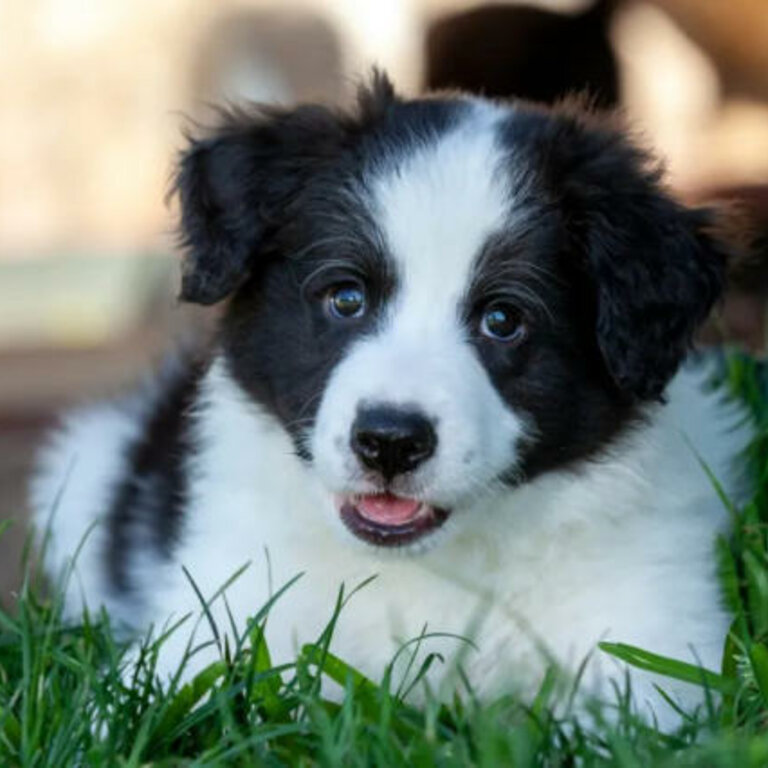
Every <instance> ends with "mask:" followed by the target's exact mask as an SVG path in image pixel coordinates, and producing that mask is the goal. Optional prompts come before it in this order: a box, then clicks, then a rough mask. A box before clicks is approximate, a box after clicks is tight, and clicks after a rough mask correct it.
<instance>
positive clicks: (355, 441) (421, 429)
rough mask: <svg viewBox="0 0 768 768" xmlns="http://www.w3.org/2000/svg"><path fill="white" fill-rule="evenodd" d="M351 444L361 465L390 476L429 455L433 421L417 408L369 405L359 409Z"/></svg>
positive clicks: (432, 447) (433, 439) (432, 445)
mask: <svg viewBox="0 0 768 768" xmlns="http://www.w3.org/2000/svg"><path fill="white" fill-rule="evenodd" d="M350 446H351V448H352V450H353V451H354V452H355V454H356V455H357V457H358V459H359V460H360V462H361V463H362V464H363V465H364V466H366V467H368V468H369V469H375V470H378V471H379V472H381V473H382V475H384V477H385V478H386V479H391V478H393V477H394V476H395V475H397V474H399V473H402V472H408V471H410V470H413V469H415V468H416V467H417V466H418V465H419V464H421V463H422V462H424V461H426V460H427V459H428V458H429V457H430V456H432V454H434V452H435V449H436V447H437V435H436V434H435V429H434V427H433V426H432V422H431V421H430V420H429V419H428V418H427V417H426V416H424V415H423V414H422V413H421V412H419V411H412V410H403V409H399V408H394V407H391V406H377V407H368V408H364V409H360V410H359V411H358V414H357V418H356V419H355V422H354V424H353V425H352V434H351V438H350Z"/></svg>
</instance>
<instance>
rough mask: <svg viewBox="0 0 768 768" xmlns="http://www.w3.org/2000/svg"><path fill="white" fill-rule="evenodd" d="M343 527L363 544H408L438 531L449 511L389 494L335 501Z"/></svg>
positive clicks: (351, 497)
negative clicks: (365, 542) (364, 542)
mask: <svg viewBox="0 0 768 768" xmlns="http://www.w3.org/2000/svg"><path fill="white" fill-rule="evenodd" d="M337 503H338V507H339V514H340V515H341V519H342V522H343V523H344V525H346V527H347V528H348V529H349V530H350V532H351V533H353V534H354V535H355V536H357V537H358V538H360V539H363V541H367V542H368V543H369V544H376V545H377V546H382V547H400V546H404V545H405V544H410V543H412V542H414V541H416V540H418V539H420V538H422V537H424V536H426V535H428V534H429V533H431V532H432V531H434V530H436V529H437V528H439V527H440V526H441V525H442V524H443V523H444V522H445V521H446V520H447V519H448V516H449V515H450V512H449V511H448V510H445V509H440V508H438V507H432V506H430V505H429V504H425V503H424V502H420V501H417V500H416V499H408V498H403V497H400V496H394V495H393V494H391V493H380V494H365V495H360V496H350V497H342V498H339V499H338V500H337Z"/></svg>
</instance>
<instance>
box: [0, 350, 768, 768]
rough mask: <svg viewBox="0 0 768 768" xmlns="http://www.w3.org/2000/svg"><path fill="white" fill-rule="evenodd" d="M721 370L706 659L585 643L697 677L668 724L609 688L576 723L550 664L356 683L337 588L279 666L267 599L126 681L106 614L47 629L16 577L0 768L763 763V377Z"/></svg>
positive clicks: (49, 622)
mask: <svg viewBox="0 0 768 768" xmlns="http://www.w3.org/2000/svg"><path fill="white" fill-rule="evenodd" d="M726 378H727V382H726V384H725V386H726V387H730V388H731V390H732V391H733V392H734V393H735V394H736V396H738V397H741V398H743V400H744V401H745V402H746V403H747V405H748V406H749V410H750V411H751V413H752V416H753V417H754V419H755V420H756V422H757V424H758V436H757V438H756V440H755V442H754V445H753V446H752V447H751V449H750V451H749V455H748V456H746V457H745V459H744V460H745V462H747V463H748V466H749V470H750V472H751V474H752V476H753V478H754V482H755V484H754V487H755V488H756V489H757V490H756V492H755V494H754V496H753V498H752V499H751V500H750V502H749V503H748V504H746V505H745V506H744V507H742V508H739V509H736V508H734V507H733V506H732V505H731V504H730V503H729V501H728V499H725V498H723V503H724V504H725V505H726V506H727V507H728V508H729V510H730V511H731V513H732V516H733V521H734V525H733V532H732V537H731V538H730V539H729V540H725V539H723V540H721V541H719V542H718V544H717V555H716V556H717V557H718V558H719V563H720V568H721V573H722V579H723V595H724V599H725V600H726V601H727V604H728V605H729V607H730V608H731V609H732V611H733V615H734V623H733V627H732V631H731V633H730V635H729V637H728V638H723V645H724V650H723V664H722V668H721V669H720V670H708V671H702V670H700V669H697V668H696V667H691V666H690V665H687V664H684V663H682V662H677V661H675V660H672V659H664V658H660V657H656V656H654V655H653V654H652V653H650V651H653V649H647V650H648V651H649V652H646V651H644V650H641V649H634V648H630V647H626V646H618V645H606V646H605V647H604V648H603V649H602V650H601V651H599V652H603V653H613V654H614V655H618V656H620V657H622V658H625V659H626V660H627V661H629V662H630V663H632V664H635V665H637V666H641V667H644V668H647V669H652V670H654V671H657V672H660V673H662V674H665V675H667V676H671V677H678V678H682V679H685V680H690V681H693V682H694V683H696V684H699V685H702V686H704V687H705V688H706V690H707V692H708V695H707V697H706V699H707V703H706V704H705V705H703V706H702V707H701V708H700V709H699V710H697V711H696V712H689V713H684V714H683V717H682V719H681V727H680V729H679V731H678V732H677V733H675V734H671V735H670V734H661V733H659V732H657V731H656V730H654V729H653V728H652V727H649V726H648V725H646V724H644V723H643V722H642V721H639V720H638V719H637V718H636V717H634V716H633V714H632V712H631V710H630V707H629V706H628V704H627V699H626V695H625V694H626V691H621V690H617V691H616V697H615V700H614V701H613V702H609V703H607V704H606V705H604V706H603V708H600V707H598V706H597V705H596V706H595V710H594V712H593V713H592V715H591V717H592V718H594V720H593V721H592V722H591V725H590V726H589V728H586V727H585V723H584V721H583V720H581V721H580V720H579V719H578V718H577V717H576V716H575V715H573V714H568V712H567V707H566V708H563V707H559V708H558V709H557V711H558V712H559V713H560V714H558V715H557V716H555V715H553V714H552V708H553V707H554V706H555V704H556V702H557V701H558V698H559V696H560V694H559V693H556V690H559V689H558V686H557V685H556V684H555V683H556V679H555V675H554V674H551V675H548V676H547V678H546V679H545V680H543V681H542V686H541V690H540V692H539V695H538V697H537V698H536V700H535V701H534V702H520V701H517V700H515V699H513V698H502V699H499V700H498V701H494V702H484V703H482V704H481V703H478V702H477V701H475V700H474V698H473V696H472V693H471V690H469V689H468V687H467V686H461V687H460V689H459V690H458V691H457V692H456V695H455V697H454V699H453V701H452V702H451V703H450V704H445V703H443V704H440V703H438V702H436V701H435V700H434V699H433V698H432V697H430V695H429V688H428V685H427V684H426V683H425V680H428V678H429V669H428V668H429V666H430V664H432V663H434V664H437V663H440V659H438V658H437V657H435V656H432V657H430V656H427V661H426V662H425V663H424V664H423V665H422V666H419V668H416V667H415V666H413V667H412V668H411V669H410V672H409V674H408V676H407V678H406V679H405V680H397V681H396V680H393V679H390V678H389V677H388V676H385V678H384V679H383V680H382V681H376V682H372V681H369V680H367V679H365V678H363V677H362V676H361V675H360V674H359V673H357V672H356V671H355V670H354V669H351V668H350V667H349V666H348V665H346V664H345V663H344V661H343V660H341V659H337V658H336V657H334V656H333V655H332V653H331V652H330V651H329V646H330V648H332V634H333V626H334V620H335V616H336V615H338V611H340V610H343V606H342V602H343V595H341V594H340V599H339V602H338V604H337V606H336V613H335V614H334V615H333V616H330V617H329V624H328V628H327V630H326V632H325V633H324V634H323V635H322V636H321V637H320V638H318V641H317V642H316V643H315V644H314V645H311V646H307V647H305V648H304V649H303V650H302V652H301V654H300V655H299V657H298V658H297V659H296V661H295V663H293V664H291V665H287V666H284V667H282V668H274V667H273V666H272V664H271V662H270V658H269V652H268V649H267V647H266V645H265V643H264V642H263V635H262V631H263V626H264V621H265V618H266V615H267V613H268V608H269V606H266V607H265V608H264V609H263V610H262V611H261V612H260V613H259V614H257V615H256V616H254V617H253V620H252V621H251V623H250V625H249V627H248V628H247V630H246V631H245V633H244V634H243V636H242V638H241V642H240V643H238V647H226V648H224V649H222V660H221V661H220V662H217V663H216V664H214V665H212V666H211V667H209V668H208V669H206V670H205V671H203V672H202V673H201V674H199V675H198V676H197V677H196V678H195V679H194V681H193V682H191V683H188V684H186V685H182V684H180V683H179V682H178V681H176V682H172V683H170V684H166V685H160V684H159V683H158V681H157V680H156V679H155V675H154V674H153V670H154V662H155V658H156V651H157V643H155V644H151V643H145V644H144V646H143V647H142V650H141V653H140V658H139V663H138V664H137V665H136V666H135V667H134V668H133V672H132V676H133V679H132V680H130V681H129V680H126V679H125V678H126V676H125V675H124V674H123V669H124V668H125V666H126V661H127V659H126V656H125V647H124V646H123V645H121V644H120V643H119V642H118V641H116V640H115V638H114V636H113V634H112V633H111V631H110V627H109V623H108V621H107V620H106V618H104V617H93V616H91V617H89V616H84V617H83V621H82V623H81V625H80V626H78V627H70V626H66V625H64V624H63V623H62V621H61V618H60V610H59V608H60V606H59V604H58V602H57V600H56V598H55V597H54V598H44V597H42V596H41V594H42V593H40V592H39V591H38V590H36V589H35V588H34V585H33V584H32V579H31V578H28V579H27V582H26V583H25V585H24V587H23V589H22V590H21V593H20V595H19V597H18V600H17V602H16V605H15V607H14V610H13V611H12V612H10V613H2V612H0V767H1V768H10V767H12V766H19V767H21V766H30V767H31V766H41V767H43V766H44V767H45V768H48V767H49V766H50V767H51V768H52V767H53V766H79V765H84V766H113V765H114V766H137V767H138V766H202V765H206V766H208V765H210V766H215V765H232V766H260V765H270V766H272V765H274V766H281V765H291V766H292V765H300V766H305V765H306V766H309V765H323V766H329V767H331V766H333V767H334V768H335V767H336V766H354V765H375V766H402V765H417V766H464V765H471V766H592V765H596V766H701V767H702V768H704V766H706V767H707V768H710V767H714V766H728V767H730V766H734V767H736V768H747V767H749V766H768V536H767V535H766V533H767V531H766V523H768V485H767V484H766V479H767V478H768V378H766V376H765V372H764V371H763V370H762V369H761V368H759V367H758V366H757V365H756V364H755V363H753V362H752V361H750V360H748V359H745V358H742V357H734V358H732V359H730V360H729V362H728V364H727V377H726ZM714 492H718V489H717V483H716V480H715V479H714V478H713V493H714ZM713 557H715V554H714V553H713ZM276 599H279V595H278V596H277V598H276ZM246 641H248V642H246ZM158 642H161V641H158ZM425 642H428V640H426V641H425ZM246 645H248V646H249V647H250V650H246V649H245V648H244V647H243V646H246ZM412 648H413V646H411V647H406V648H404V649H403V651H402V653H404V654H409V653H411V651H412ZM324 678H330V679H332V680H334V681H336V683H338V684H340V685H341V686H343V687H344V689H345V691H346V694H345V695H344V696H343V701H342V703H337V701H329V700H327V699H325V698H324V697H323V695H322V693H321V690H320V689H321V681H322V680H323V679H324ZM415 687H421V688H423V689H424V690H425V691H426V693H425V694H424V695H426V704H424V705H421V706H419V707H415V706H414V705H412V704H411V703H409V691H411V690H413V689H414V688H415ZM422 698H423V696H422Z"/></svg>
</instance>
